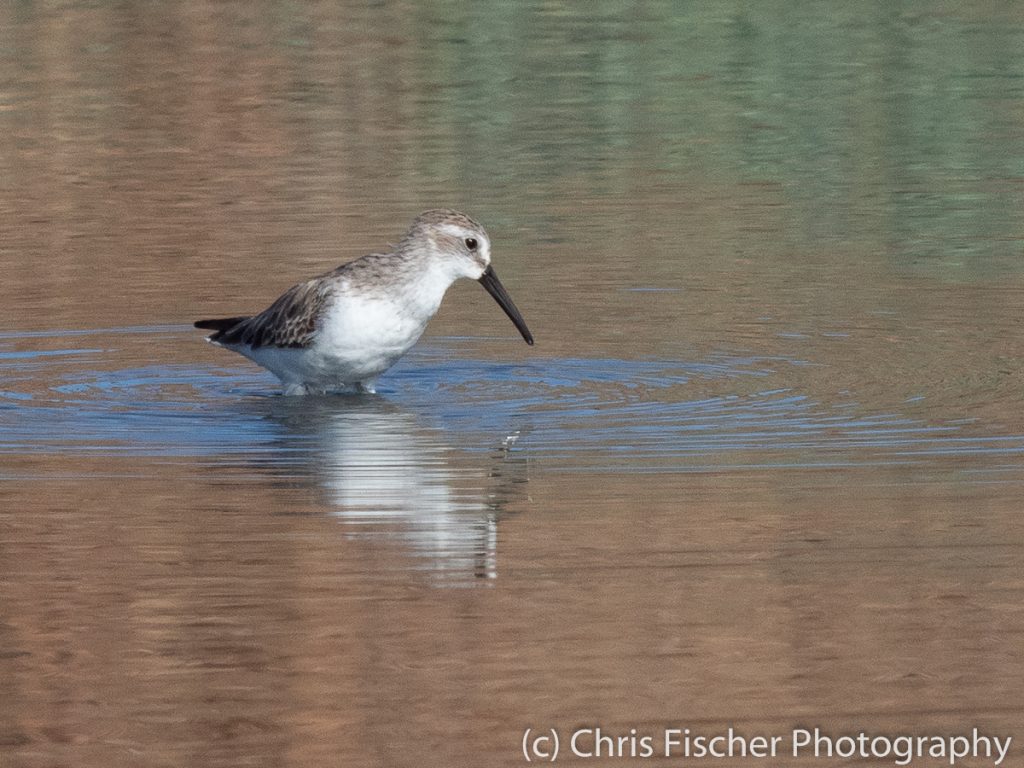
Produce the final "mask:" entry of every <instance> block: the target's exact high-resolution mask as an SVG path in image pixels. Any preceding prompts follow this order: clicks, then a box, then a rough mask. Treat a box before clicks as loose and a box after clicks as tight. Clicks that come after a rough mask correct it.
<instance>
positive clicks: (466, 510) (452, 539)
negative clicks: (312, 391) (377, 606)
mask: <svg viewBox="0 0 1024 768" xmlns="http://www.w3.org/2000/svg"><path fill="white" fill-rule="evenodd" d="M268 401H269V402H270V411H269V413H268V416H269V418H271V419H272V420H274V421H276V422H278V424H279V425H280V426H282V427H283V428H284V429H285V430H286V434H285V435H284V436H283V437H282V440H283V442H284V445H283V446H282V447H283V448H285V449H286V450H287V451H288V454H289V457H290V458H289V467H288V469H289V475H290V476H291V477H295V475H299V476H302V475H306V474H307V473H308V474H309V476H310V477H312V478H315V481H316V484H317V486H318V488H319V490H320V492H321V493H322V495H323V496H324V498H325V501H326V503H327V505H328V507H329V508H330V509H331V511H332V514H335V515H337V516H338V517H339V518H340V519H341V520H342V521H343V522H344V523H345V524H346V525H347V526H348V527H349V533H350V535H353V536H356V537H362V538H373V539H384V540H388V539H390V540H392V541H398V542H401V543H403V544H404V545H405V546H406V547H407V548H408V549H409V551H410V552H411V553H412V554H414V555H415V556H416V557H417V558H420V559H421V561H422V562H423V563H424V565H425V568H426V569H427V570H429V571H431V572H433V573H435V574H436V575H439V576H443V577H445V578H449V579H451V578H453V577H454V578H455V579H456V580H458V579H460V578H465V577H467V576H473V577H476V578H480V579H494V578H496V577H497V575H498V565H497V547H498V524H499V522H500V521H501V519H502V518H504V517H506V516H507V514H508V512H507V511H506V510H507V507H508V506H509V505H510V504H512V503H513V502H515V501H517V500H521V499H523V498H525V495H526V491H525V488H526V482H527V461H526V458H525V454H524V453H523V452H522V451H521V450H513V447H514V444H515V442H516V440H515V437H514V436H508V435H495V437H494V441H493V449H492V450H491V451H489V452H488V453H483V452H481V453H479V454H475V453H469V452H463V451H456V450H454V449H453V447H452V446H451V445H450V444H449V443H448V442H446V440H445V437H446V435H445V433H444V432H443V431H442V430H441V429H438V428H432V427H427V426H425V425H424V424H423V422H422V421H421V420H420V419H419V418H418V417H417V416H416V415H415V414H413V413H410V412H408V411H406V410H403V409H402V408H401V407H399V406H398V405H396V404H394V403H391V402H389V401H388V400H386V399H385V398H382V397H379V396H372V395H350V396H323V397H317V396H310V397H305V398H287V397H274V398H268ZM264 402H267V401H264Z"/></svg>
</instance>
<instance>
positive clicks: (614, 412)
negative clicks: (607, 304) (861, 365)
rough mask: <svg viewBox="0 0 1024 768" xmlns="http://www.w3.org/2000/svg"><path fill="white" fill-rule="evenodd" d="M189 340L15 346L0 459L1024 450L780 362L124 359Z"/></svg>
mask: <svg viewBox="0 0 1024 768" xmlns="http://www.w3.org/2000/svg"><path fill="white" fill-rule="evenodd" d="M182 331H183V329H182V328H179V327H176V326H175V327H166V328H164V327H161V328H157V329H153V328H146V329H112V330H110V331H109V332H108V335H104V334H102V333H99V332H97V333H92V334H89V333H77V332H76V333H74V334H51V335H50V336H45V335H43V334H24V335H22V336H20V337H19V336H16V335H14V334H6V336H5V338H6V339H7V340H8V341H9V342H11V343H12V344H13V345H14V346H15V347H16V349H14V350H13V351H10V352H5V353H4V354H3V355H0V382H3V383H2V384H0V387H2V389H0V451H3V452H19V453H33V452H46V453H87V454H90V455H103V454H110V455H119V456H124V455H130V456H139V457H146V456H149V457H192V458H197V457H198V458H202V459H203V460H204V461H209V462H212V463H215V464H216V463H220V464H222V465H224V466H228V465H238V466H243V465H249V466H251V465H253V464H259V465H263V466H266V465H275V466H278V467H280V468H281V470H282V471H285V472H288V471H292V470H294V468H295V467H301V465H302V464H303V462H304V461H306V460H307V459H308V456H309V454H310V453H311V452H318V451H319V452H323V451H324V450H326V449H325V440H326V441H327V443H328V444H329V445H330V446H331V447H330V449H329V450H335V449H336V448H337V445H336V443H334V442H332V441H336V440H338V439H342V438H343V439H345V440H350V441H351V440H354V439H357V438H360V437H361V436H362V432H361V430H367V429H371V428H372V429H373V430H376V432H375V433H374V434H377V435H378V436H381V435H386V436H387V437H388V439H392V438H394V439H396V440H402V439H406V440H408V441H409V444H410V445H420V444H422V439H421V438H422V435H423V434H429V435H431V441H433V442H432V443H431V444H432V445H434V444H436V445H437V446H440V447H443V448H445V449H451V450H457V451H463V452H470V453H472V452H493V451H495V450H498V449H501V447H502V446H506V447H508V446H513V448H512V450H515V451H526V452H528V454H529V456H530V457H531V460H534V461H535V462H537V463H538V465H539V466H542V467H544V468H545V469H547V470H553V471H558V470H559V469H560V468H570V467H571V468H588V469H594V468H605V469H607V468H609V467H614V468H615V469H616V471H625V472H630V471H635V472H640V471H698V470H700V469H702V468H708V467H713V468H714V469H715V470H722V469H726V468H730V467H731V468H736V469H741V468H742V469H749V468H752V467H767V466H775V467H789V466H805V467H835V466H850V465H854V466H855V465H868V464H871V465H874V464H878V463H893V464H895V463H907V462H916V463H919V462H922V461H927V460H929V458H934V457H947V456H956V455H963V456H968V455H982V454H985V455H989V454H998V455H1004V456H1007V457H1010V456H1017V455H1019V454H1021V453H1022V452H1024V438H1022V437H1019V436H991V437H989V436H985V435H980V436H979V435H978V434H976V432H977V429H976V427H977V425H976V424H974V423H973V422H972V421H971V420H961V421H957V422H952V421H950V422H936V423H929V422H926V421H923V420H921V419H920V418H913V417H910V416H908V415H905V414H901V413H900V412H899V411H898V410H892V411H889V412H875V413H872V412H869V411H867V410H865V409H864V408H862V407H860V406H859V405H858V404H857V402H856V398H855V393H852V392H849V391H846V390H844V391H843V392H841V393H836V395H837V398H836V403H835V404H832V405H825V404H823V403H822V402H820V401H819V400H818V399H816V398H814V397H811V396H810V395H809V394H807V393H805V392H802V391H800V390H799V388H798V387H795V386H794V385H793V380H794V376H793V373H792V371H793V369H794V368H799V367H800V366H804V365H810V364H815V363H814V361H809V360H801V359H793V358H787V357H778V356H761V355H757V354H740V353H736V352H729V353H725V352H720V353H713V354H710V355H708V356H706V357H705V358H703V359H699V360H626V359H608V358H586V357H559V358H543V357H534V358H530V359H528V360H526V361H522V362H515V363H507V362H494V361H490V360H484V359H480V357H479V356H478V355H479V349H480V348H481V345H485V346H486V344H487V343H488V342H487V341H486V340H481V339H440V340H437V339H435V340H433V341H432V342H431V343H429V344H424V345H421V346H420V347H418V348H417V349H415V350H414V351H413V352H412V353H410V354H409V355H408V356H407V357H406V358H405V359H403V360H402V361H401V363H400V364H399V365H398V366H396V368H395V369H393V370H392V371H391V372H389V374H388V375H386V376H385V377H384V378H383V379H382V381H381V390H380V395H378V396H374V397H365V396H364V397H353V396H334V397H319V398H288V397H283V396H280V395H279V394H277V393H278V385H277V382H276V380H275V379H274V378H273V377H272V376H271V375H269V374H267V373H265V372H263V371H261V370H260V369H258V368H256V367H255V366H252V365H248V364H246V363H245V362H243V361H239V362H238V364H237V365H234V364H228V365H225V366H220V367H211V366H201V365H171V364H156V363H154V364H151V365H128V364H125V363H126V362H128V361H129V360H138V359H139V354H140V353H139V352H138V350H133V353H132V354H128V353H126V352H124V351H123V349H122V346H123V344H122V342H120V341H119V340H118V339H119V338H127V337H128V336H130V335H139V334H141V335H143V336H145V335H147V334H160V335H161V344H162V345H168V344H170V345H173V344H176V343H178V342H177V341H175V334H177V335H178V336H179V337H180V339H181V343H182V344H185V343H191V342H192V341H194V339H192V338H191V337H189V336H187V335H186V334H184V333H183V332H182ZM79 336H91V337H97V336H102V337H103V340H104V346H102V347H99V346H97V345H96V344H95V343H93V344H90V345H89V346H88V347H77V346H75V344H74V343H73V342H74V341H75V340H76V339H77V337H79ZM42 340H45V344H43V343H42ZM90 340H92V339H90ZM143 341H144V342H145V340H143ZM37 345H39V346H45V347H46V348H45V349H39V350H37V349H34V347H36V346H37ZM143 346H144V347H145V348H146V349H149V347H150V345H148V344H145V343H144V344H143ZM54 347H59V348H56V349H54ZM474 351H476V354H474ZM922 397H924V396H923V395H920V396H918V397H915V398H911V399H910V401H908V402H913V403H917V402H918V401H919V400H920V398H922ZM972 426H973V427H975V431H974V432H972V433H971V434H967V433H966V432H965V431H964V430H965V429H967V428H968V427H972ZM510 440H511V442H509V441H510Z"/></svg>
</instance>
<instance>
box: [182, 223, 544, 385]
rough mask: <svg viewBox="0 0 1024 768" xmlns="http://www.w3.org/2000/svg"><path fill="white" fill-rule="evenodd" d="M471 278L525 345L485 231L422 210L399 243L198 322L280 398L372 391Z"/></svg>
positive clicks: (522, 326)
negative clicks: (250, 307)
mask: <svg viewBox="0 0 1024 768" xmlns="http://www.w3.org/2000/svg"><path fill="white" fill-rule="evenodd" d="M463 277H469V278H472V279H474V280H479V281H480V283H481V284H482V285H483V286H484V288H486V289H487V292H488V293H490V294H491V296H493V297H494V299H495V301H497V302H498V304H499V305H500V306H501V308H502V309H503V310H505V314H506V315H508V316H509V318H510V319H511V320H512V322H513V323H515V326H516V328H518V329H519V332H520V333H521V334H522V336H523V338H524V339H526V343H527V344H533V336H532V335H531V334H530V331H529V329H528V328H527V327H526V322H525V321H524V320H523V316H522V315H521V314H519V310H518V309H516V305H515V304H513V303H512V299H511V298H510V297H509V295H508V292H507V291H506V290H505V287H504V286H503V285H502V284H501V282H500V281H499V280H498V276H497V275H496V274H495V273H494V269H493V268H492V267H491V241H490V238H489V237H488V236H487V232H486V231H485V230H484V228H483V227H481V226H480V225H479V224H477V223H476V222H475V221H473V219H471V218H469V217H468V216H467V215H466V214H464V213H459V212H458V211H451V210H436V211H426V212H425V213H421V214H420V215H419V216H417V217H416V220H415V221H413V223H412V226H411V227H410V228H409V231H408V232H406V234H405V237H403V238H402V240H401V242H399V243H398V245H395V246H392V248H391V249H390V250H389V251H387V252H385V253H371V254H369V255H367V256H363V257H362V258H359V259H356V260H355V261H351V262H349V263H348V264H343V265H342V266H340V267H338V268H337V269H335V270H334V271H332V272H328V273H327V274H324V275H320V276H319V277H314V278H312V279H311V280H307V281H305V282H304V283H299V284H298V285H295V286H293V287H291V288H289V289H288V290H287V291H285V292H284V293H283V294H281V296H280V297H279V298H278V299H277V301H275V302H274V303H273V304H271V305H270V306H269V307H268V308H267V309H265V310H263V311H262V312H260V313H259V314H258V315H252V316H251V317H228V318H222V319H217V320H199V321H198V322H197V323H196V324H195V325H196V328H206V329H209V330H213V331H216V333H214V334H212V335H210V336H209V337H208V341H210V342H211V343H213V344H217V345H219V346H221V347H224V348H226V349H230V350H231V351H232V352H238V353H239V354H241V355H245V356H246V357H248V358H249V359H250V360H252V361H253V362H254V363H257V364H258V365H261V366H263V367H264V368H266V369H267V370H268V371H270V372H271V373H273V374H274V375H275V376H277V378H279V379H280V380H281V383H282V385H283V386H284V391H285V394H289V395H301V394H307V393H320V394H322V393H325V392H331V391H336V390H343V389H355V390H360V391H365V392H373V391H374V385H375V383H376V380H377V377H379V376H380V375H381V374H382V373H384V371H386V370H387V369H388V368H390V367H391V366H393V365H394V364H395V363H396V362H397V361H398V359H399V358H400V357H401V356H402V355H404V354H405V353H406V352H408V351H409V349H410V348H411V347H412V346H413V344H415V343H416V341H417V340H418V339H419V337H420V334H422V333H423V330H424V328H426V327H427V323H428V322H429V320H430V318H432V317H433V316H434V314H435V313H436V312H437V309H438V307H439V306H440V305H441V299H442V298H444V294H445V291H447V290H448V286H450V285H451V284H452V283H454V282H455V281H456V280H458V279H459V278H463Z"/></svg>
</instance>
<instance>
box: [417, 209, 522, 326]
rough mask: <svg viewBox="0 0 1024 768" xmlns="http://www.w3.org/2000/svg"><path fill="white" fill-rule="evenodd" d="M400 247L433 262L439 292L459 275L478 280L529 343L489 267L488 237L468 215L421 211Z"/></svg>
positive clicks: (520, 321) (489, 246) (504, 293)
mask: <svg viewBox="0 0 1024 768" xmlns="http://www.w3.org/2000/svg"><path fill="white" fill-rule="evenodd" d="M401 248H402V250H405V251H411V252H417V253H421V254H424V255H425V256H426V257H427V259H428V261H429V262H432V263H433V269H434V270H437V271H435V272H434V274H441V275H442V277H441V280H443V281H446V282H445V283H444V286H443V288H442V289H441V293H442V294H443V293H444V290H445V289H447V287H448V285H449V284H450V283H453V282H455V281H456V280H458V279H459V278H460V277H468V278H470V279H472V280H479V281H480V284H481V285H482V286H483V287H484V288H486V289H487V292H488V293H489V294H491V296H492V297H494V300H495V301H497V302H498V304H499V305H500V306H501V308H502V309H503V310H504V311H505V314H506V315H508V316H509V318H510V319H511V320H512V322H513V323H514V324H515V326H516V328H518V329H519V333H520V334H522V336H523V338H524V339H525V340H526V343H527V344H533V336H532V335H531V334H530V331H529V329H528V328H527V327H526V322H525V321H524V320H523V316H522V315H521V314H520V313H519V310H518V309H516V305H515V304H514V303H513V302H512V297H511V296H509V295H508V291H506V290H505V287H504V286H503V285H502V284H501V281H500V280H498V276H497V275H496V274H495V273H494V269H493V268H492V267H491V238H489V237H488V236H487V231H486V230H485V229H484V228H483V227H482V226H480V225H479V224H478V223H477V222H475V221H473V219H471V218H469V216H467V215H466V214H464V213H460V212H459V211H453V210H450V209H447V208H442V209H438V210H433V211H424V212H423V213H421V214H420V215H419V216H417V217H416V220H415V221H413V223H412V227H410V229H409V232H408V233H407V234H406V236H405V238H404V239H403V240H402V245H401ZM438 301H440V296H439V297H438ZM435 309H436V307H435Z"/></svg>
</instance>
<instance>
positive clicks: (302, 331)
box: [210, 277, 329, 349]
mask: <svg viewBox="0 0 1024 768" xmlns="http://www.w3.org/2000/svg"><path fill="white" fill-rule="evenodd" d="M326 288H327V286H326V285H325V279H324V278H323V277H319V278H314V279H312V280H307V281H306V282H304V283H299V284H298V285H295V286H292V287H291V288H289V289H288V290H287V291H285V292H284V293H283V294H281V296H280V297H279V298H278V299H277V301H275V302H274V303H273V304H271V305H270V306H269V307H267V308H266V309H265V310H263V311H262V312H260V313H259V314H258V315H253V316H252V317H250V318H247V319H245V320H243V321H242V322H240V323H238V324H237V325H235V326H232V327H231V328H228V329H226V330H223V331H219V332H218V333H215V334H213V335H212V336H211V337H210V340H211V341H215V342H217V343H219V344H224V345H241V344H244V345H246V346H249V347H251V348H253V349H258V348H260V347H291V348H300V349H301V348H303V347H308V346H309V345H310V343H311V342H312V340H313V334H314V333H315V332H316V327H317V321H318V319H319V317H320V313H321V312H322V311H323V309H324V307H325V305H326V303H327V300H328V297H329V291H327V290H326Z"/></svg>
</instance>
